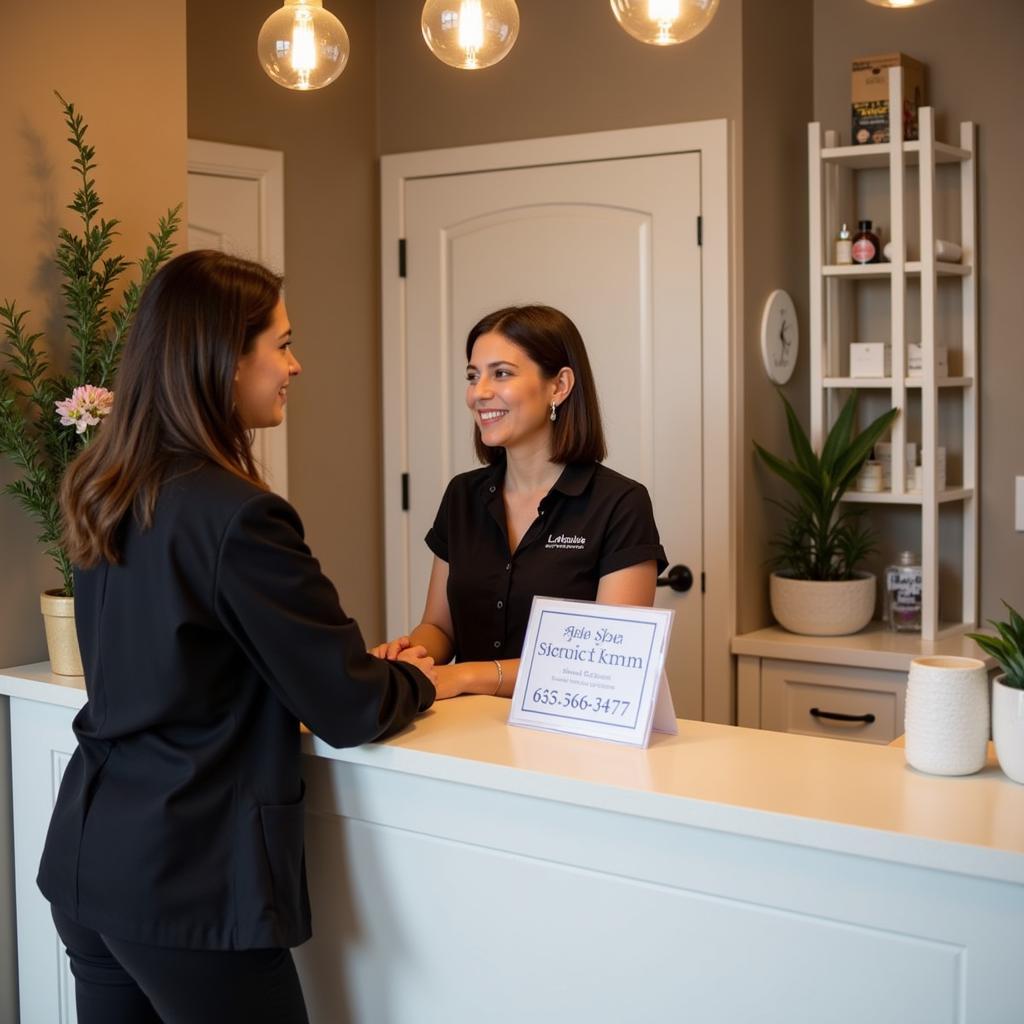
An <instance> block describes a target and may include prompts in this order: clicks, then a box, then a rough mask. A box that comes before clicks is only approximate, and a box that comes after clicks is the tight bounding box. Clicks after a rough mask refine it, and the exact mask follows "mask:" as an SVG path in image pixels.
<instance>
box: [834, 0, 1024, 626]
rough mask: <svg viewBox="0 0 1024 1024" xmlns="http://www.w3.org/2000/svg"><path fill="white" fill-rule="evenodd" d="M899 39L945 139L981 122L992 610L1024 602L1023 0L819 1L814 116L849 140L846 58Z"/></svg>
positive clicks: (988, 612) (986, 524) (984, 449)
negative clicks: (1021, 526) (1021, 494)
mask: <svg viewBox="0 0 1024 1024" xmlns="http://www.w3.org/2000/svg"><path fill="white" fill-rule="evenodd" d="M893 50H899V51H902V52H903V53H907V54H909V55H910V56H912V57H916V58H917V59H919V60H922V61H924V62H925V64H927V65H928V83H929V84H928V88H929V102H930V104H931V105H932V106H933V107H934V108H935V110H936V115H937V126H938V131H939V137H940V138H941V139H944V140H945V141H949V142H956V141H957V137H958V134H959V128H958V126H959V123H960V122H961V121H974V122H975V123H976V124H977V125H978V126H979V128H978V147H979V161H978V163H979V167H978V196H979V201H978V243H979V245H978V262H979V267H980V274H979V281H978V284H979V309H980V316H979V324H980V364H981V386H980V399H981V521H980V524H981V525H980V532H981V561H980V570H981V580H980V582H981V613H982V616H983V617H984V618H989V617H992V616H997V615H1003V614H1004V609H1003V608H1002V606H1001V605H1000V603H999V601H1000V598H1005V599H1006V600H1007V601H1009V602H1010V603H1011V604H1013V605H1014V606H1015V607H1017V608H1022V607H1024V533H1016V532H1015V531H1014V528H1013V478H1014V476H1015V475H1024V402H1022V401H1021V390H1022V387H1024V344H1022V343H1021V331H1022V326H1021V325H1022V324H1024V288H1021V285H1020V281H1019V277H1020V274H1019V267H1020V265H1021V255H1020V243H1021V237H1022V235H1024V214H1022V212H1021V188H1020V180H1021V166H1022V165H1024V136H1022V134H1021V100H1022V90H1021V58H1022V56H1024V4H1022V3H1021V2H1020V0H975V2H973V3H970V4H968V3H966V2H964V0H961V2H959V3H957V2H944V3H935V4H929V5H928V6H926V7H922V8H920V9H919V10H908V11H888V10H884V9H881V8H876V7H871V6H869V5H868V4H866V3H864V2H863V0H815V4H814V115H815V118H816V119H817V120H820V121H821V122H822V124H823V125H825V126H826V127H835V128H838V129H839V130H840V132H841V137H842V140H843V141H844V142H848V141H849V137H850V126H849V122H850V113H849V101H850V62H851V60H852V59H853V58H854V57H858V56H867V55H870V54H874V53H887V52H890V51H893ZM952 533H954V534H955V531H952ZM954 539H955V538H954Z"/></svg>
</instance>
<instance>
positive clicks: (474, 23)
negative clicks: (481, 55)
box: [459, 0, 484, 67]
mask: <svg viewBox="0 0 1024 1024" xmlns="http://www.w3.org/2000/svg"><path fill="white" fill-rule="evenodd" d="M483 45H484V10H483V7H482V6H481V3H480V0H462V3H461V4H460V5H459V48H460V49H461V50H462V51H463V52H464V53H465V54H466V66H467V67H475V66H476V55H477V51H478V50H480V49H481V48H482V47H483Z"/></svg>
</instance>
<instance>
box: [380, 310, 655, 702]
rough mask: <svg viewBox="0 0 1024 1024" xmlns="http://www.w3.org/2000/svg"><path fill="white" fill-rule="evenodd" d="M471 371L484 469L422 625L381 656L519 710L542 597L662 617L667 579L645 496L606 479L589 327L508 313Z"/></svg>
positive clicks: (443, 547) (450, 506)
mask: <svg viewBox="0 0 1024 1024" xmlns="http://www.w3.org/2000/svg"><path fill="white" fill-rule="evenodd" d="M466 360H467V364H468V365H467V367H466V405H467V406H468V407H469V410H470V412H471V413H472V415H473V421H474V424H475V443H476V452H477V455H478V456H479V458H480V461H481V462H483V463H484V468H482V469H476V470H472V471H471V472H468V473H462V474H460V475H459V476H457V477H455V478H454V479H453V480H452V481H451V483H450V484H449V485H448V489H447V490H446V491H445V494H444V497H443V498H442V500H441V507H440V508H439V509H438V512H437V517H436V519H435V520H434V525H433V526H432V527H431V529H430V532H429V533H428V534H427V537H426V542H427V545H428V546H429V547H430V550H431V551H432V552H433V553H434V564H433V569H432V571H431V574H430V585H429V589H428V592H427V601H426V607H425V609H424V612H423V621H422V622H420V624H419V625H418V626H417V627H416V628H415V629H414V630H413V631H412V633H411V634H410V635H409V636H402V637H398V638H397V639H395V640H392V641H391V642H390V643H387V644H381V645H379V646H378V647H376V648H374V650H373V653H374V654H376V655H377V656H378V657H387V658H395V657H397V656H398V654H399V652H400V651H402V650H403V649H405V648H406V647H408V646H410V645H416V644H422V645H423V646H424V647H425V648H426V649H427V651H428V652H429V654H430V656H431V657H433V659H434V661H435V664H436V666H437V668H436V673H437V696H438V697H439V698H443V697H454V696H457V695H459V694H462V693H482V694H494V695H499V694H500V695H502V696H511V694H512V689H513V687H514V685H515V680H516V673H517V671H518V668H519V655H520V652H521V650H522V646H523V638H524V636H525V633H526V625H527V621H528V620H529V617H530V605H531V602H532V601H533V598H534V596H535V595H538V596H542V597H556V598H568V599H575V600H585V601H593V600H597V601H599V602H601V603H605V604H632V605H651V604H653V602H654V593H655V580H656V578H657V576H658V573H659V572H661V571H662V570H663V569H664V568H665V566H666V565H667V562H666V560H665V552H664V551H663V550H662V547H661V543H660V541H659V538H658V528H657V526H656V525H655V522H654V514H653V511H652V509H651V500H650V497H649V496H648V494H647V490H646V488H644V486H643V485H642V484H639V483H637V482H636V481H634V480H630V479H628V478H627V477H624V476H622V475H620V474H619V473H616V472H615V471H614V470H611V469H608V468H607V467H605V466H603V465H601V462H602V460H603V459H604V457H605V455H606V453H607V448H606V446H605V440H604V431H603V430H602V427H601V413H600V408H599V406H598V401H597V389H596V387H595V384H594V377H593V374H592V372H591V369H590V361H589V360H588V358H587V352H586V349H585V348H584V345H583V339H582V338H581V337H580V333H579V331H578V330H577V328H576V325H575V324H574V323H573V322H572V321H571V320H570V319H569V318H568V317H567V316H566V315H565V314H564V313H561V312H559V311H558V310H557V309H552V308H551V307H549V306H518V307H510V308H507V309H501V310H498V311H497V312H496V313H491V314H490V315H489V316H486V317H484V318H483V319H482V320H481V321H480V322H479V323H478V324H477V325H476V326H475V327H474V328H473V329H472V330H471V331H470V332H469V337H468V339H467V341H466ZM453 658H454V661H452V659H453ZM449 662H452V663H451V664H449Z"/></svg>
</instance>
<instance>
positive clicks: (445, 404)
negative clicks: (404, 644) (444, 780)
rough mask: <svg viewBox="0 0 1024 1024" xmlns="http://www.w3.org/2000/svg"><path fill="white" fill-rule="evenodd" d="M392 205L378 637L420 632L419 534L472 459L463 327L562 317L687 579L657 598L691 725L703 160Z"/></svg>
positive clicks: (474, 179) (454, 178) (496, 179)
mask: <svg viewBox="0 0 1024 1024" xmlns="http://www.w3.org/2000/svg"><path fill="white" fill-rule="evenodd" d="M404 199H405V237H406V247H407V248H406V253H407V261H406V272H407V281H406V309H405V321H406V354H407V359H406V377H405V382H404V383H405V389H406V395H407V423H408V438H407V445H408V446H407V451H408V469H409V482H408V514H407V516H406V530H407V535H406V537H405V538H403V545H402V546H403V547H404V548H405V551H407V552H408V556H407V557H406V558H403V557H400V556H399V553H398V552H390V551H389V552H388V566H389V570H390V571H389V578H388V586H389V588H392V587H400V588H403V591H404V594H403V596H404V598H405V599H404V600H403V601H399V602H395V601H389V609H394V608H396V607H399V608H401V609H402V612H401V614H404V616H405V621H389V623H388V631H389V634H390V635H395V634H396V633H397V632H400V631H402V630H404V629H406V628H408V626H409V625H411V624H415V622H416V621H418V618H419V615H420V612H421V611H422V608H423V600H424V596H425V590H426V582H427V579H428V577H429V572H430V562H431V557H432V556H431V554H430V552H429V551H428V549H427V547H426V545H425V544H424V543H423V536H424V534H425V533H426V532H427V529H428V528H429V526H430V524H431V522H432V520H433V516H434V514H435V512H436V509H437V505H438V502H439V501H440V498H441V495H442V493H443V491H444V487H445V485H446V484H447V482H448V480H449V479H450V478H451V477H452V476H453V475H454V474H456V473H460V472H463V471H465V470H467V469H471V468H473V466H474V465H475V464H476V463H475V460H474V456H473V449H472V423H471V420H470V415H469V412H468V411H467V409H466V407H465V404H464V398H463V394H464V370H465V362H466V360H465V339H466V334H467V332H468V331H469V329H470V327H472V325H473V324H474V323H475V322H476V321H477V320H478V319H479V318H480V317H481V316H483V315H484V314H486V313H489V312H491V311H493V310H495V309H498V308H500V307H502V306H507V305H515V304H524V303H543V304H546V305H551V306H556V307H557V308H559V309H561V310H563V311H564V312H565V313H567V314H568V315H569V316H570V317H571V318H572V320H573V321H574V322H575V323H576V325H577V326H578V327H579V329H580V332H581V333H582V335H583V338H584V341H585V343H586V346H587V351H588V354H589V356H590V360H591V363H592V366H593V369H594V373H595V376H596V379H597V387H598V394H599V397H600V401H601V408H602V413H603V417H604V422H605V431H606V435H607V438H608V446H609V456H608V460H607V464H608V465H609V466H611V467H612V468H613V469H616V470H618V471H619V472H621V473H624V474H626V475H627V476H630V477H632V478H634V479H636V480H640V481H641V482H642V483H643V484H645V485H646V487H647V488H648V490H649V491H650V493H651V497H652V500H653V503H654V511H655V517H656V519H657V522H658V527H659V530H660V532H661V537H662V542H663V544H664V547H665V551H666V553H667V555H668V558H669V563H670V565H683V566H686V567H687V568H688V569H689V570H690V571H691V572H692V575H693V578H694V585H693V587H692V588H691V589H690V590H689V591H688V592H685V593H683V592H675V591H673V590H672V589H670V588H669V587H661V588H659V590H658V603H659V605H663V606H666V607H673V608H674V609H675V611H676V616H675V624H674V628H673V640H672V645H671V650H670V653H669V660H668V664H667V666H666V668H667V671H668V675H669V679H670V681H671V684H672V691H673V697H674V700H675V706H676V714H677V715H679V716H680V717H685V718H696V719H699V718H702V717H703V700H702V669H703V651H702V637H703V623H702V611H703V609H702V605H703V602H702V594H701V572H702V565H703V554H702V535H703V530H702V487H701V451H702V439H701V422H702V416H701V287H700V274H701V258H700V252H701V250H700V245H699V239H698V217H699V214H700V156H699V155H698V154H694V153H671V154H665V155H659V156H651V157H638V158H633V159H618V160H601V161H590V162H582V163H564V164H556V165H548V166H541V167H526V168H514V169H509V170H499V171H490V172H485V173H473V174H450V175H443V176H435V177H427V178H418V179H412V180H410V181H408V182H407V183H406V188H405V197H404ZM387 372H388V371H387V369H386V370H385V373H386V374H387ZM395 566H404V571H400V572H399V574H398V576H399V577H402V578H396V574H395V573H394V570H393V568H392V567H395ZM392 617H394V613H393V612H392Z"/></svg>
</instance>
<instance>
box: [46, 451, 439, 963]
mask: <svg viewBox="0 0 1024 1024" xmlns="http://www.w3.org/2000/svg"><path fill="white" fill-rule="evenodd" d="M339 525H340V524H339ZM122 536H123V544H122V549H121V550H122V562H121V564H119V565H108V564H105V563H103V564H101V565H99V566H98V567H97V568H95V569H90V570H87V571H76V573H75V588H76V589H75V615H76V620H77V626H78V638H79V644H80V646H81V650H82V660H83V664H84V666H85V682H86V690H87V691H88V697H89V699H88V703H87V704H86V705H85V707H84V708H82V710H81V712H79V714H78V715H77V716H76V718H75V721H74V729H75V734H76V735H77V737H78V750H77V751H76V752H75V754H74V756H73V757H72V759H71V762H70V764H69V765H68V768H67V771H66V772H65V774H64V779H63V782H62V783H61V787H60V793H59V795H58V798H57V804H56V807H55V808H54V812H53V817H52V819H51V822H50V830H49V833H48V835H47V839H46V846H45V848H44V851H43V858H42V863H41V865H40V868H39V877H38V884H39V887H40V889H41V890H42V892H43V894H44V895H45V896H46V897H47V899H49V900H50V901H51V902H52V903H53V904H54V905H56V906H57V907H59V908H60V909H61V910H63V911H64V912H65V913H66V914H68V915H70V916H71V917H72V918H74V919H76V920H77V921H79V922H80V923H81V924H83V925H85V926H87V927H89V928H92V929H94V930H96V931H99V932H101V933H103V934H106V935H110V936H111V937H114V938H119V939H124V940H127V941H133V942H141V943H148V944H150V945H158V946H172V947H185V948H199V949H250V948H256V947H268V946H277V947H282V946H294V945H297V944H298V943H300V942H303V941H305V940H306V939H307V938H309V936H310V934H311V929H310V913H309V898H308V895H307V891H306V873H305V864H304V859H303V802H302V797H303V784H302V779H301V776H300V772H299V760H300V758H299V721H300V720H301V721H303V722H305V723H306V724H307V725H308V726H309V727H310V729H312V730H313V732H315V733H316V734H317V735H318V736H321V737H323V739H325V740H326V741H327V742H328V743H330V744H332V745H333V746H336V747H344V746H354V745H356V744H359V743H364V742H367V741H369V740H372V739H374V738H377V737H380V736H382V735H385V734H387V733H390V732H393V731H396V730H398V729H400V728H401V727H402V726H404V725H405V724H406V723H407V722H409V721H410V720H411V719H412V718H413V716H414V715H415V714H416V713H417V712H420V711H424V710H426V708H428V707H429V706H430V705H431V703H432V702H433V699H434V688H433V686H432V685H431V683H430V681H429V680H428V679H427V678H426V677H425V676H424V675H423V674H422V673H421V672H419V671H418V670H417V669H415V668H413V667H412V666H411V665H407V664H404V663H401V662H388V661H382V660H379V659H377V658H374V657H372V656H370V655H369V654H367V653H366V647H365V644H364V643H363V638H362V636H361V635H360V632H359V627H358V625H357V624H356V623H355V621H353V620H352V619H350V618H349V617H348V616H346V615H345V613H344V612H343V611H342V609H341V606H340V605H339V603H338V596H337V593H336V592H335V590H334V587H333V586H332V585H331V583H330V581H329V580H328V579H327V578H326V577H325V576H324V575H323V574H322V573H321V571H320V566H319V563H318V562H317V561H316V559H315V558H313V556H312V555H311V554H310V551H309V549H308V548H307V547H306V545H305V543H304V542H303V532H302V524H301V522H300V521H299V517H298V515H297V514H296V513H295V511H294V509H293V508H292V507H291V506H290V505H289V504H288V503H287V502H285V501H283V500H282V499H281V498H279V497H277V496H275V495H272V494H268V493H266V492H264V491H261V490H259V489H258V488H256V487H254V486H253V485H252V484H249V483H247V482H246V481H244V480H241V479H239V478H238V477H236V476H234V475H233V474H231V473H229V472H227V471H226V470H223V469H220V468H218V467H215V466H212V465H209V464H201V465H196V464H193V465H192V466H191V467H184V468H183V469H182V470H181V471H180V472H179V473H178V474H177V475H176V476H172V477H171V478H170V479H169V480H168V482H167V483H165V485H164V486H163V488H162V490H161V494H160V497H159V500H158V502H157V507H156V512H155V518H154V522H153V525H152V527H151V528H150V529H148V530H145V531H140V530H139V529H138V528H137V527H136V525H135V524H134V522H133V521H131V520H130V517H129V521H128V522H126V524H125V527H124V531H123V534H122Z"/></svg>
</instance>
